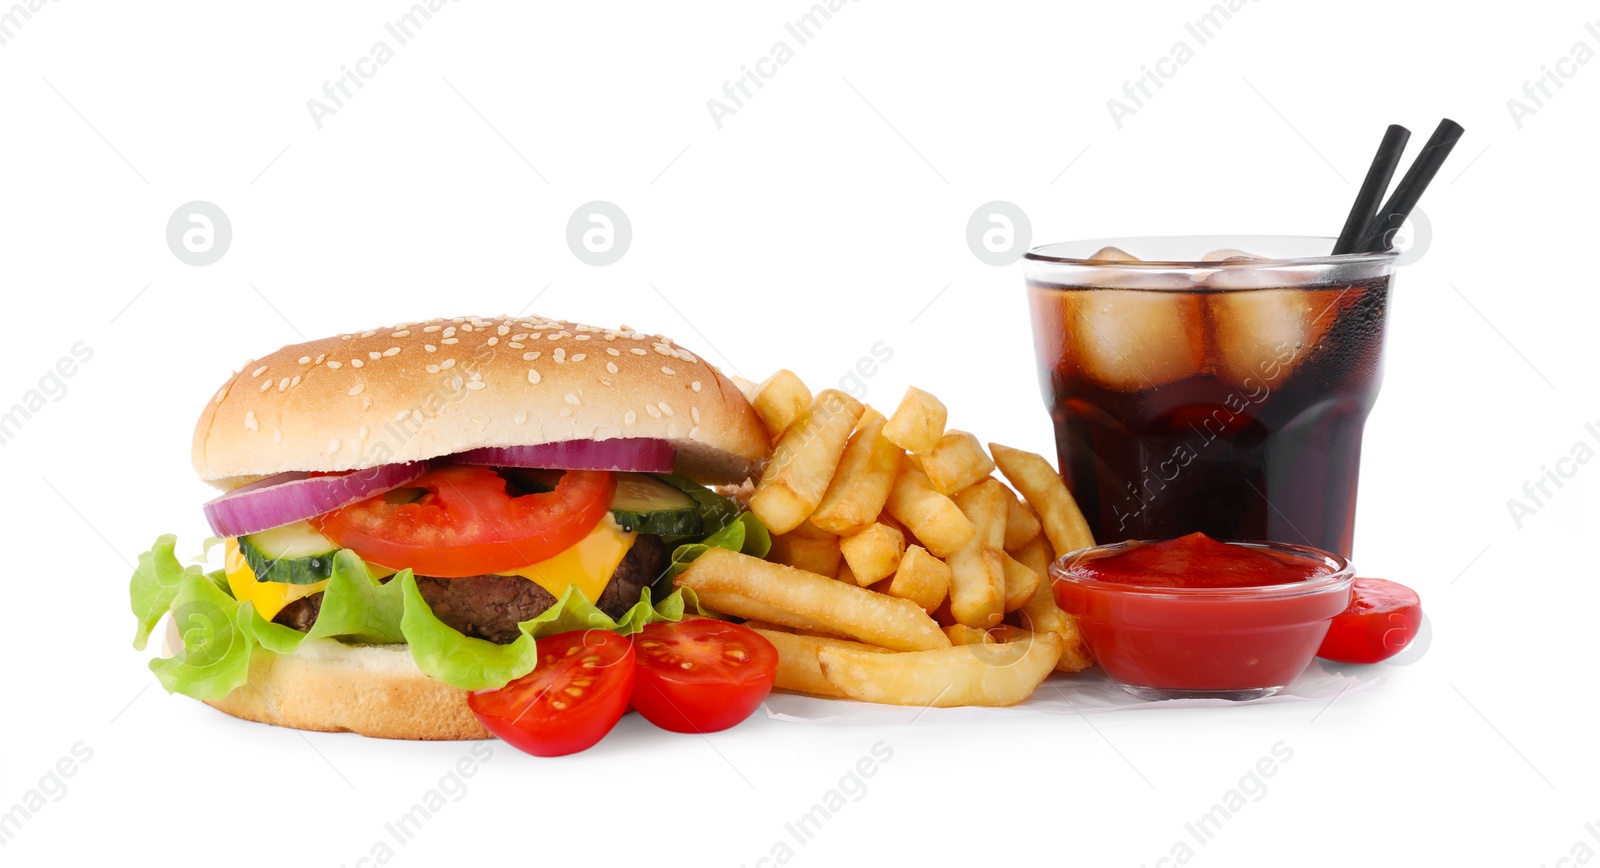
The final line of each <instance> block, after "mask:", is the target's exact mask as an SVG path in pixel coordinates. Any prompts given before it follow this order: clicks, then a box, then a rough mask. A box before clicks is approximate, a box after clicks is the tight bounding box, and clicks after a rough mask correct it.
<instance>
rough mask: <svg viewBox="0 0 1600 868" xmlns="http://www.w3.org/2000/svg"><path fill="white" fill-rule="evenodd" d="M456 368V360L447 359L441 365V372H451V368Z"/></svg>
mask: <svg viewBox="0 0 1600 868" xmlns="http://www.w3.org/2000/svg"><path fill="white" fill-rule="evenodd" d="M455 366H456V360H455V359H445V360H444V361H442V362H440V363H439V370H441V371H448V370H450V369H451V368H453V367H455Z"/></svg>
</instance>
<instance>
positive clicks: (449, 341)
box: [439, 338, 461, 344]
mask: <svg viewBox="0 0 1600 868" xmlns="http://www.w3.org/2000/svg"><path fill="white" fill-rule="evenodd" d="M460 342H461V339H460V338H445V339H443V340H441V341H439V343H441V344H458V343H460Z"/></svg>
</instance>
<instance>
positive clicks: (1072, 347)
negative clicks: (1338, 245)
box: [1028, 237, 1394, 557]
mask: <svg viewBox="0 0 1600 868" xmlns="http://www.w3.org/2000/svg"><path fill="white" fill-rule="evenodd" d="M1219 240H1220V241H1224V242H1228V243H1221V244H1219V243H1217V242H1218V241H1219ZM1142 241H1143V244H1142V245H1141V247H1142V248H1151V247H1154V248H1158V249H1163V246H1164V249H1171V248H1172V247H1174V246H1178V247H1179V250H1180V252H1174V253H1162V252H1156V253H1153V254H1152V253H1149V252H1145V250H1144V249H1140V247H1136V246H1135V245H1136V243H1137V240H1136V241H1129V242H1126V244H1127V249H1129V250H1131V251H1132V252H1133V254H1136V255H1141V256H1142V257H1143V258H1142V259H1141V260H1137V261H1136V260H1133V259H1132V256H1131V255H1130V254H1129V253H1126V252H1124V249H1123V248H1119V247H1105V248H1102V249H1096V250H1094V251H1093V252H1082V251H1074V250H1071V249H1070V248H1071V247H1072V245H1054V246H1052V247H1045V248H1039V249H1037V250H1035V251H1033V252H1031V253H1030V254H1029V257H1028V259H1029V261H1028V272H1029V281H1028V294H1029V303H1030V305H1031V308H1032V317H1033V323H1034V337H1035V345H1036V347H1037V348H1038V352H1039V360H1040V370H1041V386H1042V388H1043V391H1044V397H1045V402H1046V405H1047V406H1048V407H1049V410H1050V416H1051V419H1052V421H1053V423H1054V425H1055V434H1056V444H1057V450H1058V453H1059V458H1060V467H1061V468H1062V475H1063V477H1064V478H1065V479H1066V481H1067V484H1068V486H1069V487H1070V488H1071V489H1072V493H1073V495H1074V497H1075V498H1076V499H1077V501H1078V504H1079V506H1080V508H1081V509H1082V510H1083V513H1084V517H1085V518H1086V519H1087V520H1088V522H1089V526H1090V528H1091V529H1092V530H1093V531H1094V534H1095V539H1096V540H1097V541H1099V542H1111V541H1117V540H1124V539H1170V538H1173V537H1178V536H1182V535H1184V534H1187V533H1191V532H1194V531H1202V532H1204V533H1205V534H1207V535H1209V536H1211V537H1213V538H1215V539H1237V540H1267V541H1274V542H1283V543H1293V544H1298V545H1308V546H1312V547H1315V548H1319V549H1324V550H1326V551H1330V552H1336V553H1339V554H1341V555H1343V556H1345V557H1349V556H1350V553H1351V547H1352V542H1353V537H1354V528H1355V510H1356V482H1357V477H1358V475H1359V471H1360V464H1361V436H1362V429H1363V427H1364V425H1365V423H1366V419H1367V415H1368V413H1370V412H1371V410H1372V407H1373V404H1374V402H1375V401H1376V399H1377V396H1378V387H1379V384H1380V383H1381V381H1382V371H1383V345H1384V331H1385V329H1384V324H1385V320H1386V314H1387V310H1388V303H1389V284H1390V280H1391V277H1392V270H1393V260H1394V255H1393V254H1392V253H1384V254H1360V255H1353V256H1337V257H1335V256H1309V255H1307V256H1300V257H1299V258H1296V257H1295V256H1294V255H1293V254H1291V253H1282V252H1274V251H1275V250H1282V249H1288V250H1299V249H1300V247H1299V246H1297V244H1296V242H1308V243H1307V244H1306V245H1304V246H1305V247H1306V248H1309V249H1314V248H1315V247H1317V246H1320V249H1321V250H1324V251H1326V250H1327V249H1328V247H1327V246H1321V245H1324V244H1330V243H1331V240H1327V239H1285V238H1270V237H1268V238H1250V239H1144V240H1142ZM1185 243H1187V244H1188V247H1189V248H1190V249H1188V250H1185V249H1183V247H1182V245H1184V244H1185ZM1091 244H1093V243H1091ZM1202 244H1205V245H1208V246H1207V247H1206V250H1204V251H1201V250H1198V249H1193V248H1197V247H1199V246H1200V245H1202ZM1063 248H1068V249H1066V250H1063ZM1218 248H1236V249H1218ZM1073 252H1076V253H1077V254H1078V255H1079V256H1082V257H1083V258H1082V259H1075V258H1073V257H1072V256H1069V255H1065V254H1068V253H1073ZM1152 256H1166V257H1172V258H1170V259H1164V260H1158V261H1150V260H1151V258H1152ZM1266 257H1272V258H1266Z"/></svg>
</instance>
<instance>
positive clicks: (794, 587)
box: [676, 549, 950, 651]
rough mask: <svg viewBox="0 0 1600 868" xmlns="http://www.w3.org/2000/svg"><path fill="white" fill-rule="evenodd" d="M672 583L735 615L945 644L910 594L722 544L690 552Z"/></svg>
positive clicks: (905, 645)
mask: <svg viewBox="0 0 1600 868" xmlns="http://www.w3.org/2000/svg"><path fill="white" fill-rule="evenodd" d="M676 584H677V586H678V587H681V588H689V589H691V590H693V591H694V592H695V593H696V594H698V595H699V596H700V599H701V601H702V602H703V603H704V604H705V605H706V606H707V607H708V608H711V609H714V610H716V611H719V612H723V613H726V614H729V615H737V616H739V617H741V618H759V619H760V620H763V621H775V622H777V623H779V624H790V625H794V626H799V625H795V624H794V618H795V617H797V618H798V619H800V620H803V621H806V622H808V623H809V624H816V625H820V626H821V628H822V629H823V630H826V631H828V632H831V633H838V634H840V635H843V636H847V637H849V638H853V639H859V640H861V641H863V642H867V643H869V644H872V645H878V646H881V647H884V648H893V649H896V650H900V651H921V650H926V649H929V648H944V647H948V646H949V644H950V640H949V639H948V638H946V637H945V635H944V633H943V632H942V631H941V630H940V629H939V625H938V624H936V623H934V621H933V619H932V618H929V617H928V615H927V613H926V612H924V611H922V609H921V608H920V607H918V606H917V604H916V603H913V602H911V601H910V600H902V599H899V598H897V597H890V596H886V595H884V594H877V593H873V592H872V591H869V590H867V589H866V588H861V587H852V586H850V585H847V584H845V583H844V582H840V581H837V580H835V579H833V578H831V577H828V576H819V575H815V574H813V573H808V572H805V571H804V570H797V569H795V568H793V567H789V566H784V565H783V564H774V563H771V562H768V561H764V560H761V559H760V558H753V557H750V556H749V555H743V554H739V553H738V552H731V551H728V550H726V549H711V550H710V551H707V552H705V553H704V554H702V555H700V556H699V557H698V558H695V560H694V563H692V564H690V565H689V569H688V570H687V571H685V572H684V573H683V575H680V576H678V577H677V579H676ZM744 601H751V602H755V603H758V604H760V606H759V608H760V611H759V612H758V611H752V610H749V608H748V607H747V609H746V611H741V610H740V608H739V607H741V606H742V605H743V603H744ZM784 614H787V615H789V616H791V617H789V618H785V617H781V615H784Z"/></svg>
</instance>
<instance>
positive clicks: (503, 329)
mask: <svg viewBox="0 0 1600 868" xmlns="http://www.w3.org/2000/svg"><path fill="white" fill-rule="evenodd" d="M494 333H495V334H497V335H500V336H501V337H505V336H506V335H508V334H511V326H508V325H502V326H500V327H499V328H497V329H495V330H494Z"/></svg>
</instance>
